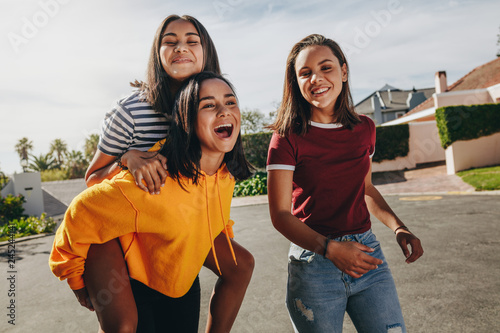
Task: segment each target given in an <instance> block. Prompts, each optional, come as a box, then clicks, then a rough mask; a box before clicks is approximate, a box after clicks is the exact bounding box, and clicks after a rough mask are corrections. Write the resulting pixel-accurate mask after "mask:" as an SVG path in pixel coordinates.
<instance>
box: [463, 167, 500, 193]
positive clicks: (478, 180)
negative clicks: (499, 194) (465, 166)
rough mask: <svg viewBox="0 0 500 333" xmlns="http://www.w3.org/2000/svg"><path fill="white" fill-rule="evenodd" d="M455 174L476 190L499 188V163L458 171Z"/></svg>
mask: <svg viewBox="0 0 500 333" xmlns="http://www.w3.org/2000/svg"><path fill="white" fill-rule="evenodd" d="M457 175H459V176H460V177H462V180H463V181H464V182H466V183H468V184H471V185H472V186H474V187H475V188H476V191H492V190H500V165H497V166H493V167H488V168H479V169H470V170H465V171H460V172H457Z"/></svg>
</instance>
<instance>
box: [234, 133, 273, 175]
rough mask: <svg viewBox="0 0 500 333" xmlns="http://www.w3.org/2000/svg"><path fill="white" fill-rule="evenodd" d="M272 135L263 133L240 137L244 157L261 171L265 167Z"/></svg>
mask: <svg viewBox="0 0 500 333" xmlns="http://www.w3.org/2000/svg"><path fill="white" fill-rule="evenodd" d="M272 135H273V133H272V132H263V133H255V134H245V135H242V136H241V140H242V143H243V149H244V150H245V156H246V158H247V160H248V161H249V162H250V163H252V165H253V166H255V167H256V168H259V169H263V168H265V167H266V161H267V149H268V148H269V142H271V136H272Z"/></svg>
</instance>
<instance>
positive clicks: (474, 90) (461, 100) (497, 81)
mask: <svg viewBox="0 0 500 333" xmlns="http://www.w3.org/2000/svg"><path fill="white" fill-rule="evenodd" d="M490 103H500V57H499V58H497V59H495V60H493V61H490V62H488V63H486V64H483V65H481V66H479V67H476V68H474V69H473V70H472V71H470V72H469V73H468V74H466V75H465V76H463V77H462V78H460V79H459V80H457V81H456V82H455V83H453V84H452V85H448V83H447V78H446V72H444V71H442V72H437V73H436V74H435V93H434V94H432V96H431V97H429V98H427V99H426V100H425V101H424V102H422V103H421V104H419V105H417V106H416V107H415V108H413V109H412V110H410V111H408V112H407V113H406V114H405V115H403V116H401V117H399V118H397V119H394V120H391V121H388V122H385V123H383V124H382V126H390V125H397V124H409V125H410V154H409V157H407V158H406V160H412V161H415V160H416V158H419V159H420V160H419V161H417V164H418V163H427V162H434V161H436V158H439V156H443V154H444V159H445V160H446V168H447V172H448V174H455V173H456V172H457V171H460V170H466V169H469V168H475V167H482V166H489V165H495V164H499V163H500V133H496V134H493V135H490V136H487V137H481V138H479V139H475V140H467V141H457V142H455V143H453V144H452V145H451V146H449V147H448V148H446V150H444V149H443V148H441V146H440V140H439V133H438V131H437V126H436V118H435V113H436V109H437V108H440V107H444V106H452V105H478V104H490ZM412 131H413V138H412ZM422 138H424V139H425V140H426V142H427V144H426V145H422V144H421V143H420V144H419V143H418V142H419V141H420V140H421V139H422ZM412 144H413V145H414V146H415V145H417V146H418V145H420V146H421V147H424V146H425V147H424V149H422V148H416V150H414V151H413V152H412V149H411V147H412ZM492 149H493V150H492ZM412 154H413V155H414V156H416V157H412ZM427 155H428V156H427ZM399 164H400V165H401V162H400V163H399Z"/></svg>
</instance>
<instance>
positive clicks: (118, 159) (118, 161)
mask: <svg viewBox="0 0 500 333" xmlns="http://www.w3.org/2000/svg"><path fill="white" fill-rule="evenodd" d="M123 154H125V153H123ZM123 154H121V155H119V156H118V158H117V159H116V164H117V165H118V167H119V168H120V169H122V170H128V168H127V167H126V166H125V165H123V163H122V156H123Z"/></svg>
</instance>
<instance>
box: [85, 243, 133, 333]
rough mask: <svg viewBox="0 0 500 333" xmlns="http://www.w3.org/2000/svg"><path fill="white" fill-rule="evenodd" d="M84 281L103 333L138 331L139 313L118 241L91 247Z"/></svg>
mask: <svg viewBox="0 0 500 333" xmlns="http://www.w3.org/2000/svg"><path fill="white" fill-rule="evenodd" d="M84 279H85V285H86V286H87V290H88V293H89V296H90V300H91V302H92V304H93V306H94V309H95V311H96V314H97V319H98V320H99V324H100V326H101V332H106V333H110V332H135V330H136V327H137V310H136V306H135V301H134V296H133V294H132V289H131V288H130V280H129V276H128V271H127V266H126V264H125V260H124V258H123V252H122V249H121V247H120V244H119V243H118V240H117V239H114V240H111V241H109V242H107V243H105V244H93V245H92V246H91V247H90V250H89V252H88V255H87V261H86V263H85V276H84Z"/></svg>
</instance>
